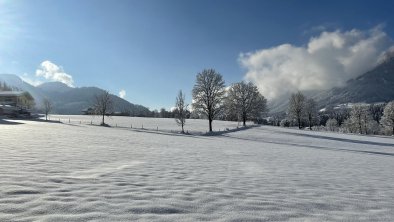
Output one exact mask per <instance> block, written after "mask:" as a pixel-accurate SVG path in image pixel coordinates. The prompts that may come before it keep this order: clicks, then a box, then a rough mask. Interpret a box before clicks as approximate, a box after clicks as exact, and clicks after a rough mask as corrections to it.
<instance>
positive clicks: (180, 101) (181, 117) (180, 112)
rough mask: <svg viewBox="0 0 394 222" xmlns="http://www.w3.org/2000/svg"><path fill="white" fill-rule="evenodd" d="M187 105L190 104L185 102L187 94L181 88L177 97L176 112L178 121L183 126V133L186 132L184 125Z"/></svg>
mask: <svg viewBox="0 0 394 222" xmlns="http://www.w3.org/2000/svg"><path fill="white" fill-rule="evenodd" d="M187 107H188V105H187V104H186V103H185V95H184V94H183V93H182V90H180V91H179V93H178V96H177V97H176V99H175V110H174V114H175V121H176V123H177V124H178V125H179V126H181V127H182V133H185V131H184V129H183V127H184V126H185V124H186V115H187Z"/></svg>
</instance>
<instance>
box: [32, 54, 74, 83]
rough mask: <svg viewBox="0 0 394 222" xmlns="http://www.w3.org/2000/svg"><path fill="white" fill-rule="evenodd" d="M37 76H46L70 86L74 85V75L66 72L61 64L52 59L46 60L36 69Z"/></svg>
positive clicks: (48, 78)
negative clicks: (53, 61)
mask: <svg viewBox="0 0 394 222" xmlns="http://www.w3.org/2000/svg"><path fill="white" fill-rule="evenodd" d="M36 76H41V77H44V78H45V79H47V80H51V81H57V82H62V83H64V84H66V85H68V86H70V87H73V84H74V80H73V77H72V76H71V75H69V74H67V73H65V72H64V70H63V68H62V67H61V66H58V65H56V64H54V63H52V62H51V61H48V60H46V61H44V62H42V63H41V64H40V67H39V68H38V69H37V70H36Z"/></svg>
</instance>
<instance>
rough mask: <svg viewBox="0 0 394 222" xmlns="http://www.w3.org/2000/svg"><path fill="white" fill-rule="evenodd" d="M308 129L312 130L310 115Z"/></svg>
mask: <svg viewBox="0 0 394 222" xmlns="http://www.w3.org/2000/svg"><path fill="white" fill-rule="evenodd" d="M309 130H312V117H311V116H309Z"/></svg>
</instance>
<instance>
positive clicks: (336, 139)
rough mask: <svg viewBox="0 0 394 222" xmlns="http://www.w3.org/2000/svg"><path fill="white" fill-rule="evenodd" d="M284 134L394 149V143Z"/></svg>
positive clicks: (291, 133)
mask: <svg viewBox="0 0 394 222" xmlns="http://www.w3.org/2000/svg"><path fill="white" fill-rule="evenodd" d="M281 133H283V134H288V135H293V136H301V137H302V136H305V137H310V138H316V139H325V140H333V141H340V142H347V143H357V144H365V145H376V146H388V147H393V148H394V142H393V143H382V142H373V141H365V140H352V139H346V138H338V137H331V136H323V135H311V134H303V133H302V132H301V133H293V132H281Z"/></svg>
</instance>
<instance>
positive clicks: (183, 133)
mask: <svg viewBox="0 0 394 222" xmlns="http://www.w3.org/2000/svg"><path fill="white" fill-rule="evenodd" d="M182 133H183V134H184V133H185V131H184V130H183V124H182Z"/></svg>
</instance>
